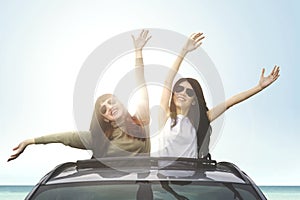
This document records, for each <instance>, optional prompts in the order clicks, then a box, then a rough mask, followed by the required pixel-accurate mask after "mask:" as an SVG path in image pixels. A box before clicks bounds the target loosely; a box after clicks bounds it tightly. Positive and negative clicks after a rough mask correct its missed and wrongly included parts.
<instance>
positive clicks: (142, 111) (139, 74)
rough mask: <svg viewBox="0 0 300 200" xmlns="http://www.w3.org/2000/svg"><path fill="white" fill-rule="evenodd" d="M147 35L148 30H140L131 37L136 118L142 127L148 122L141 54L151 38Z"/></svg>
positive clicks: (146, 93)
mask: <svg viewBox="0 0 300 200" xmlns="http://www.w3.org/2000/svg"><path fill="white" fill-rule="evenodd" d="M148 33H149V31H148V30H142V31H141V33H140V35H139V36H138V37H137V38H135V37H134V36H133V35H132V39H133V44H134V47H135V76H136V82H137V87H138V95H139V102H138V105H137V109H136V116H137V117H138V118H139V119H140V120H141V121H142V122H143V124H144V125H148V124H149V121H150V112H149V96H148V90H147V86H146V82H145V75H144V62H143V53H142V50H143V47H144V46H145V45H146V43H147V42H148V41H149V39H150V38H151V36H148Z"/></svg>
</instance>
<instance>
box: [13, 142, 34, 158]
mask: <svg viewBox="0 0 300 200" xmlns="http://www.w3.org/2000/svg"><path fill="white" fill-rule="evenodd" d="M30 144H34V139H27V140H24V141H23V142H21V143H20V144H19V145H18V146H16V147H15V148H13V151H15V153H14V154H13V155H11V156H10V158H9V159H8V160H7V162H9V161H11V160H14V159H16V158H17V157H19V155H20V154H21V153H23V151H24V150H25V149H26V147H27V146H28V145H30Z"/></svg>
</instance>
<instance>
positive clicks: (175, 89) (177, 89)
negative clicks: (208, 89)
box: [174, 85, 195, 97]
mask: <svg viewBox="0 0 300 200" xmlns="http://www.w3.org/2000/svg"><path fill="white" fill-rule="evenodd" d="M184 90H185V93H186V94H187V95H188V96H189V97H193V96H194V95H195V91H194V90H193V89H190V88H185V87H183V86H181V85H178V86H176V87H175V88H174V91H175V92H176V93H179V92H182V91H184Z"/></svg>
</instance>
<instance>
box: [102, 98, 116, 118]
mask: <svg viewBox="0 0 300 200" xmlns="http://www.w3.org/2000/svg"><path fill="white" fill-rule="evenodd" d="M116 103H117V100H116V99H114V98H111V99H109V100H108V101H107V104H109V105H115V104H116ZM100 112H101V114H102V115H104V114H105V113H106V112H107V106H106V105H102V106H101V108H100Z"/></svg>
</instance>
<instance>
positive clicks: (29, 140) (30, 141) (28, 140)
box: [25, 139, 35, 145]
mask: <svg viewBox="0 0 300 200" xmlns="http://www.w3.org/2000/svg"><path fill="white" fill-rule="evenodd" d="M25 144H26V145H31V144H35V142H34V139H27V140H25Z"/></svg>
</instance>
